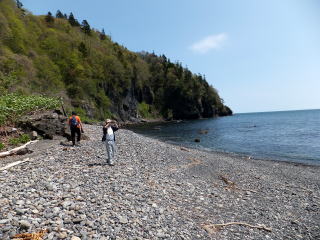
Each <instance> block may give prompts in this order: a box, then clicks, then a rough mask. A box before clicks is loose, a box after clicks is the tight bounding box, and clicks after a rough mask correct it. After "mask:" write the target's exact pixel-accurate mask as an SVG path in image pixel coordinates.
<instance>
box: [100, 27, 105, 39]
mask: <svg viewBox="0 0 320 240" xmlns="http://www.w3.org/2000/svg"><path fill="white" fill-rule="evenodd" d="M100 39H101V40H105V39H106V33H105V32H104V29H102V32H101V33H100Z"/></svg>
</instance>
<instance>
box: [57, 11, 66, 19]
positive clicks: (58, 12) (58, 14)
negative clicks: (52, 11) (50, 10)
mask: <svg viewBox="0 0 320 240" xmlns="http://www.w3.org/2000/svg"><path fill="white" fill-rule="evenodd" d="M56 18H64V15H63V13H62V12H61V11H60V10H58V11H57V13H56Z"/></svg>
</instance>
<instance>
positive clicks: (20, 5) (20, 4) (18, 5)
mask: <svg viewBox="0 0 320 240" xmlns="http://www.w3.org/2000/svg"><path fill="white" fill-rule="evenodd" d="M16 3H17V7H18V8H20V9H21V8H22V7H23V4H22V2H20V1H19V0H16Z"/></svg>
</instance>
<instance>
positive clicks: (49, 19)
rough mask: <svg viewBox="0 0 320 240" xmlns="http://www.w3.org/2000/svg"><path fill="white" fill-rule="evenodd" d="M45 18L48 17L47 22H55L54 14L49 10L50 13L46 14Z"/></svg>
mask: <svg viewBox="0 0 320 240" xmlns="http://www.w3.org/2000/svg"><path fill="white" fill-rule="evenodd" d="M45 19H46V22H47V23H53V22H54V17H53V16H52V13H51V12H48V14H47V15H46V17H45Z"/></svg>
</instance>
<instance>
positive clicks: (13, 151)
mask: <svg viewBox="0 0 320 240" xmlns="http://www.w3.org/2000/svg"><path fill="white" fill-rule="evenodd" d="M37 141H38V140H34V141H30V142H27V143H26V144H24V145H22V146H20V147H17V148H14V149H11V150H9V151H6V152H2V153H0V158H2V157H6V156H10V155H13V154H15V153H17V152H18V151H20V150H21V149H24V148H26V147H27V146H28V145H29V144H32V143H35V142H37Z"/></svg>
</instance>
